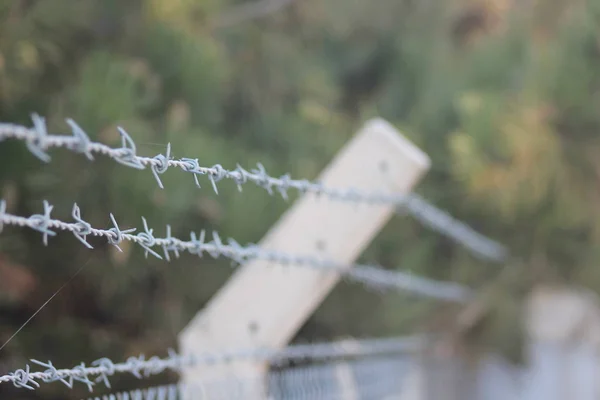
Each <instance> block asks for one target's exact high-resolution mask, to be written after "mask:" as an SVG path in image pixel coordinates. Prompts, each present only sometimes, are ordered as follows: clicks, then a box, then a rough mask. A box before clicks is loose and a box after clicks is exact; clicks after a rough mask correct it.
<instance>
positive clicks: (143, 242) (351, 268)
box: [0, 200, 471, 302]
mask: <svg viewBox="0 0 600 400" xmlns="http://www.w3.org/2000/svg"><path fill="white" fill-rule="evenodd" d="M43 204H44V212H43V214H34V215H31V216H28V217H22V216H17V215H13V214H9V213H7V212H6V201H5V200H0V232H2V229H3V226H4V225H15V226H20V227H27V228H30V229H34V230H36V231H38V232H40V233H42V240H43V243H44V244H45V245H48V236H55V235H56V231H67V232H71V233H72V234H73V235H74V236H75V238H76V239H77V240H79V241H80V242H81V243H82V244H83V245H85V246H86V247H88V248H92V246H91V245H90V244H89V243H88V242H87V240H86V239H87V236H90V235H91V236H99V237H104V238H106V240H107V241H108V243H109V244H111V245H113V246H115V247H116V248H117V249H118V250H121V248H120V247H119V244H120V243H121V242H122V241H123V240H127V241H131V242H133V243H136V244H138V245H139V246H140V247H142V249H143V250H144V252H145V256H146V257H147V256H148V254H151V255H153V256H154V257H157V258H159V259H163V256H161V255H160V254H159V253H158V252H157V251H155V248H161V249H162V252H163V255H164V258H165V259H166V260H168V261H170V259H171V253H172V254H173V255H175V256H176V257H179V256H180V253H181V252H184V251H187V252H188V253H190V254H195V255H198V256H199V257H202V255H203V253H205V252H206V253H207V254H209V255H210V256H212V257H213V258H218V257H221V256H223V257H226V258H229V259H231V260H232V261H233V262H234V265H239V264H243V263H245V262H248V261H251V260H255V259H261V260H267V261H270V262H276V263H279V264H282V265H298V266H304V267H309V268H313V269H317V270H320V271H323V272H329V273H336V274H340V275H341V276H342V277H344V278H347V279H349V280H351V281H355V282H359V283H362V284H364V285H366V286H367V287H370V288H374V289H377V290H384V289H397V290H407V291H410V292H414V293H417V294H420V295H423V296H428V297H432V298H437V299H442V300H448V301H458V302H462V301H466V300H467V299H468V298H469V297H470V296H471V291H470V290H469V289H467V288H466V287H464V286H462V285H459V284H456V283H449V282H437V281H433V280H430V279H426V278H421V277H416V276H414V275H411V274H407V273H402V272H400V271H389V270H385V269H383V268H381V267H379V266H376V265H358V264H356V265H346V264H340V263H338V262H335V261H332V260H327V259H320V258H316V257H312V256H304V255H294V254H289V253H286V252H281V251H276V250H270V249H264V248H261V247H260V246H258V245H256V244H248V245H246V246H242V245H240V244H239V243H238V242H236V241H235V240H233V239H228V240H227V243H226V244H225V243H223V241H222V240H221V238H220V236H219V234H218V233H217V232H213V233H212V240H210V241H207V239H206V232H205V231H201V232H200V233H199V235H196V233H195V232H191V233H190V239H189V240H182V239H179V238H176V237H173V236H172V235H171V227H170V226H169V225H167V226H166V236H165V237H155V236H154V229H151V228H149V227H148V223H147V221H146V219H145V218H144V217H142V223H143V226H144V228H143V231H140V232H137V233H135V234H134V232H135V231H136V229H135V228H131V229H124V230H123V229H121V228H120V227H119V224H118V223H117V221H116V219H115V217H114V216H113V215H112V214H110V220H111V222H112V225H113V227H112V228H109V229H97V228H93V227H92V226H91V225H90V224H89V223H88V222H86V221H85V220H83V219H82V218H81V210H80V209H79V207H78V206H77V204H74V205H73V209H72V213H71V214H72V217H73V219H74V220H75V221H76V222H64V221H61V220H58V219H53V218H52V217H51V215H50V214H51V212H52V209H53V206H52V205H50V203H48V201H45V200H44V203H43Z"/></svg>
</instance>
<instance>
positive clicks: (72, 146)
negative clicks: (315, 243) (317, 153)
mask: <svg viewBox="0 0 600 400" xmlns="http://www.w3.org/2000/svg"><path fill="white" fill-rule="evenodd" d="M32 120H33V127H31V128H28V127H25V126H22V125H16V124H10V123H0V142H2V141H3V140H6V139H17V140H21V141H24V142H25V143H26V145H27V148H28V149H29V151H30V152H31V153H32V154H33V155H35V156H36V157H37V158H39V159H40V160H42V161H44V162H49V161H50V156H49V155H48V153H47V150H48V149H50V148H53V147H55V148H66V149H68V150H71V151H74V152H78V153H81V154H83V155H85V156H86V157H87V158H88V159H89V160H94V154H101V155H104V156H107V157H109V158H111V159H113V160H114V161H116V162H117V163H120V164H122V165H125V166H127V167H130V168H135V169H140V170H142V169H146V168H147V167H149V168H150V170H151V171H152V174H153V176H154V178H155V179H156V182H157V183H158V186H159V187H160V188H164V185H163V183H162V181H161V178H160V175H162V174H163V173H165V172H166V171H167V170H168V169H169V168H178V169H180V170H183V171H185V172H188V173H191V174H193V177H194V182H195V184H196V186H198V187H199V188H200V182H199V180H198V176H199V175H205V176H206V177H207V178H208V180H209V181H210V183H211V185H212V188H213V190H214V191H215V193H217V194H218V188H217V183H218V182H219V181H222V180H223V179H229V180H233V181H234V182H235V183H236V184H237V187H238V190H240V191H241V190H242V186H243V185H244V184H246V183H248V182H251V183H254V184H255V185H257V186H259V187H261V188H263V189H265V190H266V191H267V192H268V193H269V194H271V195H272V194H273V193H274V191H275V190H276V191H277V192H278V193H279V194H280V195H281V196H282V197H283V198H284V199H286V200H287V199H288V191H289V190H290V189H293V190H296V191H298V192H300V193H314V194H316V195H320V196H325V197H327V198H329V199H332V200H337V201H347V202H356V203H367V204H387V205H395V206H397V207H398V210H399V211H400V212H402V211H405V210H407V211H408V212H409V213H410V214H411V215H413V216H414V217H415V218H416V219H417V220H419V221H420V222H422V223H424V224H425V225H427V226H429V227H430V228H432V229H434V230H436V231H437V232H439V233H441V234H443V235H445V236H447V237H449V238H451V239H452V240H454V241H455V242H457V243H459V244H461V245H463V246H465V247H466V248H467V249H469V250H471V252H472V253H473V254H474V255H476V256H478V257H480V258H482V259H484V260H487V261H494V262H502V261H505V260H506V258H507V256H508V251H507V249H506V248H505V247H504V246H502V245H501V244H500V243H498V242H495V241H493V240H491V239H488V238H486V237H484V236H483V235H481V234H479V233H477V232H475V231H474V230H473V229H471V228H470V227H468V226H467V225H465V224H464V223H461V222H460V221H457V220H455V219H454V218H452V217H451V216H450V215H449V214H448V213H447V212H445V211H442V210H439V209H438V208H436V207H434V206H433V205H431V204H429V203H427V202H426V201H425V200H424V199H423V198H421V197H419V196H417V195H414V194H408V195H402V194H390V193H382V192H366V191H362V190H359V189H356V188H345V189H340V188H331V187H327V186H324V185H323V184H321V183H318V182H311V181H309V180H306V179H301V180H299V179H292V178H291V177H290V175H288V174H286V175H283V176H281V177H279V178H277V177H273V176H270V175H269V174H268V173H267V172H266V170H265V168H264V167H263V166H262V165H261V164H258V165H257V168H256V169H253V170H250V171H247V170H245V169H244V168H242V167H241V166H240V165H239V164H238V165H237V168H236V169H234V170H227V169H225V168H223V167H222V166H221V165H220V164H216V165H213V166H212V167H203V166H200V164H199V161H198V159H197V158H179V159H175V158H173V157H171V145H170V143H169V144H168V145H167V150H166V152H165V154H157V155H156V156H154V157H142V156H138V155H137V149H136V144H135V142H134V141H133V139H132V138H131V137H130V136H129V134H128V133H127V132H126V131H125V130H124V129H123V128H121V127H118V128H117V129H118V131H119V133H120V135H121V147H120V148H112V147H110V146H107V145H105V144H102V143H97V142H92V141H91V140H90V138H89V136H88V135H87V133H85V131H84V130H83V129H82V128H81V127H80V126H79V125H78V124H77V123H76V122H75V121H73V120H72V119H67V120H66V123H67V125H69V127H70V129H71V132H72V135H71V136H68V135H51V134H48V131H47V127H46V122H45V119H44V118H42V117H40V116H39V115H37V114H33V115H32Z"/></svg>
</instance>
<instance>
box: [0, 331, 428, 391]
mask: <svg viewBox="0 0 600 400" xmlns="http://www.w3.org/2000/svg"><path fill="white" fill-rule="evenodd" d="M428 340H429V339H428V338H427V337H425V336H412V337H403V338H378V339H364V340H358V341H356V342H355V343H356V345H354V346H347V345H346V342H345V341H336V342H324V343H312V344H298V345H291V346H288V347H285V348H283V349H267V348H254V349H238V350H230V351H220V352H214V353H209V352H207V353H203V354H190V355H179V354H178V353H176V352H175V351H174V350H172V349H169V350H168V351H167V354H168V356H167V357H163V358H161V357H158V356H153V357H151V358H149V359H146V358H145V356H144V355H143V354H141V355H139V356H136V357H129V358H128V359H127V360H126V361H125V362H120V363H115V362H113V361H112V360H110V359H109V358H106V357H103V358H100V359H98V360H95V361H93V362H91V363H90V364H89V366H86V365H85V363H83V362H82V363H80V364H79V365H76V366H74V367H72V368H65V369H58V368H56V367H55V366H54V365H53V364H52V362H51V361H47V362H42V361H39V360H34V359H32V360H30V361H31V363H32V364H34V365H36V366H39V367H42V368H44V370H43V371H35V372H32V371H31V366H30V365H29V364H27V365H26V366H25V368H23V369H18V370H16V371H14V372H11V373H9V374H7V375H3V376H0V383H12V384H13V385H14V386H16V387H18V388H24V389H29V390H35V389H36V388H39V387H40V384H41V383H51V382H61V383H63V384H64V385H65V386H67V387H68V388H73V385H74V383H75V382H80V383H82V384H84V385H85V386H87V388H88V390H89V391H90V392H93V388H94V386H95V385H96V384H98V383H102V384H104V385H105V386H106V387H108V388H110V387H111V386H110V379H109V378H110V377H112V376H114V375H115V374H123V373H129V374H131V375H133V376H134V377H136V378H138V379H143V378H148V377H150V376H153V375H158V374H161V373H163V372H165V371H174V372H181V371H182V370H184V369H186V368H193V367H196V366H200V365H216V364H223V363H231V362H237V361H253V362H265V363H269V364H270V365H272V366H277V365H281V364H284V363H287V362H290V361H326V360H331V359H340V358H353V357H371V356H377V355H389V354H393V353H401V352H411V351H413V352H414V351H418V350H419V349H422V348H424V345H425V344H426V343H427V341H428Z"/></svg>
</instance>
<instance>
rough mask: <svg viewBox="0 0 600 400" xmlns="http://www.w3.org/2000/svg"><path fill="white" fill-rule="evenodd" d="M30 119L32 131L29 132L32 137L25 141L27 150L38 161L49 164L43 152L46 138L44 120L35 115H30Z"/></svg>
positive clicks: (48, 159) (48, 158)
mask: <svg viewBox="0 0 600 400" xmlns="http://www.w3.org/2000/svg"><path fill="white" fill-rule="evenodd" d="M31 119H32V121H33V130H32V131H31V133H32V135H31V136H30V137H29V138H28V139H27V149H29V151H30V152H31V153H32V154H33V155H34V156H36V157H37V158H39V159H40V160H42V161H44V162H50V156H49V155H48V154H47V153H46V152H45V150H46V147H47V146H46V140H47V138H48V131H47V129H46V120H45V119H44V118H43V117H40V116H39V115H38V114H35V113H34V114H32V115H31Z"/></svg>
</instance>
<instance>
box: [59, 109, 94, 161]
mask: <svg viewBox="0 0 600 400" xmlns="http://www.w3.org/2000/svg"><path fill="white" fill-rule="evenodd" d="M65 121H66V122H67V125H69V126H70V127H71V130H72V132H73V137H74V138H75V139H76V140H77V146H76V147H75V149H76V150H77V151H79V152H80V153H82V154H85V156H86V157H87V158H88V160H90V161H94V156H93V155H92V151H91V149H90V144H91V143H92V142H91V141H90V137H89V136H88V135H87V133H85V131H84V130H83V129H81V127H80V126H79V125H77V123H76V122H75V121H73V120H72V119H71V118H67V119H66V120H65Z"/></svg>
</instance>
